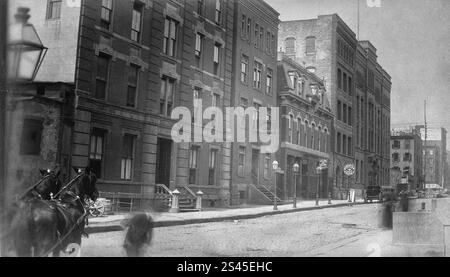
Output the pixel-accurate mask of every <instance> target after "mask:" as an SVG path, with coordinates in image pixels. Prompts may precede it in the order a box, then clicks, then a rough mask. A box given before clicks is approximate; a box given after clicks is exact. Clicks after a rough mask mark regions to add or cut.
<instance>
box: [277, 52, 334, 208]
mask: <svg viewBox="0 0 450 277" xmlns="http://www.w3.org/2000/svg"><path fill="white" fill-rule="evenodd" d="M277 74H278V106H279V107H280V141H281V149H280V151H279V152H278V154H277V159H278V161H279V162H280V165H281V168H283V169H284V174H283V175H282V177H283V178H282V182H280V197H281V198H282V199H289V198H292V197H293V196H294V191H296V193H297V195H296V196H297V197H299V198H303V199H314V198H315V197H316V193H317V189H318V188H317V186H320V187H319V194H320V197H324V198H326V197H328V195H329V192H331V189H332V188H331V187H330V186H329V185H330V184H331V182H329V181H328V180H329V177H332V172H331V170H323V171H322V172H321V175H318V174H317V173H316V168H317V167H318V164H319V162H320V161H321V160H326V161H327V162H329V161H330V160H331V157H332V154H333V149H332V148H331V147H330V146H331V143H330V141H331V136H330V134H331V129H332V122H333V119H334V116H333V114H332V113H331V108H330V101H329V100H328V98H327V93H326V89H325V84H324V81H323V80H322V79H320V78H319V77H317V76H316V75H315V74H314V73H312V72H310V71H308V70H306V68H304V67H303V66H302V65H300V64H298V63H297V62H295V61H294V60H292V59H290V58H289V57H286V56H284V55H283V53H280V58H279V62H278V73H277ZM308 98H309V99H308ZM314 98H316V99H315V100H312V101H311V100H310V99H314ZM295 163H297V164H298V165H299V166H300V172H299V173H298V174H299V178H294V174H295V173H294V171H293V166H294V164H295ZM319 178H321V179H322V180H321V182H319ZM295 180H297V183H295ZM294 186H296V189H295V190H294V188H295V187H294Z"/></svg>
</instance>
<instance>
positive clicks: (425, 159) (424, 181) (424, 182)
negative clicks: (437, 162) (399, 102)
mask: <svg viewBox="0 0 450 277" xmlns="http://www.w3.org/2000/svg"><path fill="white" fill-rule="evenodd" d="M424 119H425V142H424V144H423V146H424V147H423V148H424V150H425V155H424V161H423V164H424V170H423V186H424V187H423V189H425V188H426V183H427V147H426V146H427V136H428V133H427V131H428V127H427V100H425V101H424Z"/></svg>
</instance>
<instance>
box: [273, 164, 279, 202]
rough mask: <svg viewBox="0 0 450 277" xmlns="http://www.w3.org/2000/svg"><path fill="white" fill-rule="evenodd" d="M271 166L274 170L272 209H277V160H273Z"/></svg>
mask: <svg viewBox="0 0 450 277" xmlns="http://www.w3.org/2000/svg"><path fill="white" fill-rule="evenodd" d="M272 168H273V170H274V171H275V186H274V198H273V210H274V211H276V210H278V206H277V173H278V162H277V161H273V163H272Z"/></svg>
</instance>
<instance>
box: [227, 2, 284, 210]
mask: <svg viewBox="0 0 450 277" xmlns="http://www.w3.org/2000/svg"><path fill="white" fill-rule="evenodd" d="M232 2H234V34H233V36H234V41H233V71H232V72H233V74H232V75H233V77H232V93H231V105H232V106H234V107H243V108H244V109H247V108H248V107H254V108H256V109H257V110H259V108H261V107H267V108H269V113H271V110H270V108H271V107H276V106H277V37H278V23H279V19H278V16H279V13H278V12H276V11H275V10H274V9H273V8H271V7H270V6H269V5H268V4H267V3H266V2H264V1H263V0H236V1H232ZM269 118H270V117H269ZM250 120H256V121H258V120H259V116H258V115H256V116H254V118H249V119H248V122H245V123H247V124H246V126H247V127H249V126H250V122H249V121H250ZM256 125H257V126H259V124H256ZM260 127H262V126H260ZM268 127H269V126H268ZM269 128H270V127H269ZM232 157H233V162H232V178H231V180H232V181H231V184H232V188H231V189H232V197H231V201H232V204H239V203H244V202H255V201H256V202H258V201H259V200H261V201H262V200H264V199H259V198H260V197H259V196H261V197H262V198H264V194H262V193H260V191H259V190H258V188H259V189H262V190H265V189H264V188H270V187H271V186H272V185H273V179H274V174H272V161H273V160H274V154H270V153H261V145H260V144H259V143H248V142H247V143H237V142H236V143H233V144H232Z"/></svg>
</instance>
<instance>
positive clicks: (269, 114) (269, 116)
mask: <svg viewBox="0 0 450 277" xmlns="http://www.w3.org/2000/svg"><path fill="white" fill-rule="evenodd" d="M266 121H267V126H266V127H267V134H271V132H272V108H269V107H267V117H266Z"/></svg>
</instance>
